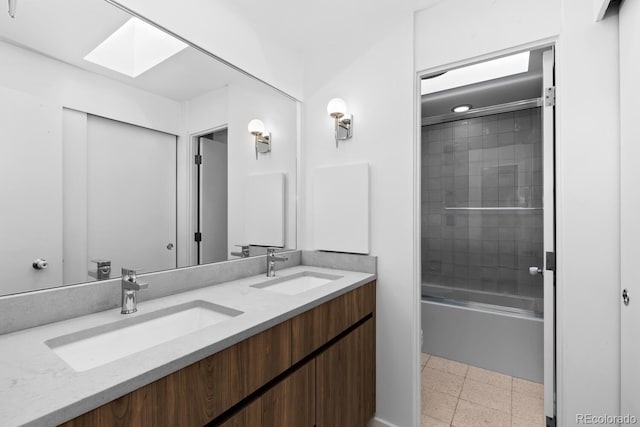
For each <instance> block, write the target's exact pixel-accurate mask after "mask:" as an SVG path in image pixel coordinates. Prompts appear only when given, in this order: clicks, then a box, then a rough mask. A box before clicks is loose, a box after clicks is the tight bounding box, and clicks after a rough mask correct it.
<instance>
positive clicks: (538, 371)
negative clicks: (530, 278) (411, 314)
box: [421, 285, 544, 383]
mask: <svg viewBox="0 0 640 427" xmlns="http://www.w3.org/2000/svg"><path fill="white" fill-rule="evenodd" d="M530 303H531V302H525V304H527V305H528V304H530ZM536 304H537V303H536ZM421 311H422V322H421V323H422V334H423V341H422V351H423V352H424V353H429V354H432V355H435V356H440V357H444V358H447V359H450V360H455V361H458V362H462V363H467V364H470V365H473V366H477V367H480V368H484V369H489V370H492V371H496V372H501V373H504V374H507V375H511V376H514V377H518V378H523V379H526V380H529V381H535V382H538V383H542V382H543V356H544V355H543V344H544V330H543V328H544V320H543V316H542V313H540V312H536V311H535V310H529V309H521V308H506V307H501V306H497V305H491V304H485V303H469V302H462V301H460V300H456V299H451V298H446V297H445V298H443V297H441V296H429V293H428V292H425V286H424V285H423V297H422V301H421Z"/></svg>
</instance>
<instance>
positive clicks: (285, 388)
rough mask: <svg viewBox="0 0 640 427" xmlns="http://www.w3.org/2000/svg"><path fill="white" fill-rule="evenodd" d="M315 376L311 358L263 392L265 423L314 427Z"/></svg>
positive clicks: (269, 426) (267, 425) (266, 425)
mask: <svg viewBox="0 0 640 427" xmlns="http://www.w3.org/2000/svg"><path fill="white" fill-rule="evenodd" d="M315 377H316V370H315V360H311V361H310V362H308V363H306V364H305V365H303V366H302V367H300V368H298V370H296V371H295V372H293V373H292V374H291V375H289V376H288V377H286V378H285V379H284V380H282V381H280V382H279V383H278V384H276V385H275V386H274V387H273V388H271V389H269V390H268V391H267V392H266V393H265V394H264V395H262V426H263V427H313V426H314V425H315V412H316V407H315V399H316V393H315V391H316V390H315V388H316V384H315V383H316V382H315ZM248 425H249V424H247V426H248Z"/></svg>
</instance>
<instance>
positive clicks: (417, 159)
mask: <svg viewBox="0 0 640 427" xmlns="http://www.w3.org/2000/svg"><path fill="white" fill-rule="evenodd" d="M544 48H551V49H552V50H553V51H554V52H557V50H558V39H557V37H550V38H547V39H543V40H538V41H534V42H531V43H526V44H522V45H519V46H513V47H510V48H506V49H502V50H499V51H494V52H490V53H486V54H483V55H480V56H476V57H471V58H466V59H463V60H460V61H455V62H451V63H447V64H442V65H439V66H436V67H431V68H427V69H423V70H417V71H416V73H415V77H414V90H413V96H414V126H413V140H414V144H413V160H414V161H413V214H414V215H413V253H414V258H413V278H414V279H413V282H414V286H413V292H414V307H413V310H414V312H415V313H416V314H415V318H414V322H415V325H416V328H415V333H416V336H415V339H414V343H415V345H414V354H415V359H414V366H415V372H416V375H414V376H413V380H414V384H413V391H414V408H416V411H415V413H414V418H415V423H416V424H415V425H420V423H421V414H422V407H421V405H422V395H421V393H422V389H421V385H422V384H421V383H422V375H421V370H420V367H421V352H422V340H423V339H424V337H423V336H422V327H421V316H422V314H421V299H422V294H421V275H422V269H421V261H422V252H421V221H422V220H421V213H422V208H421V190H422V184H421V178H422V173H421V165H422V145H421V128H422V117H421V109H422V96H421V93H420V88H421V80H422V79H423V78H424V77H427V76H430V75H435V74H439V73H442V72H445V71H448V70H451V69H455V68H460V67H465V66H469V65H473V64H477V63H480V62H485V61H488V60H492V59H497V58H500V57H503V56H508V55H513V54H516V53H520V52H524V51H530V50H536V49H544ZM555 68H556V69H557V59H556V61H555ZM556 74H557V72H556ZM557 82H558V78H557V75H556V76H555V84H556V85H557ZM541 96H542V95H541ZM556 110H557V104H556ZM557 129H558V117H557V114H555V120H554V141H553V144H554V152H553V159H554V176H556V177H557V176H558V159H559V158H560V157H559V148H558V138H557V132H556V130H557ZM543 143H544V141H543ZM544 161H545V160H544V157H543V162H544ZM545 166H546V164H545ZM560 184H561V182H560V181H558V179H557V178H556V179H555V180H554V195H553V201H554V219H555V221H554V226H555V230H554V231H555V233H554V234H555V238H554V241H556V242H557V239H558V235H559V233H560V232H561V227H560V225H561V221H560V220H559V215H561V214H560V211H558V206H559V203H558V202H559V200H558V195H559V194H561V193H562V191H561V189H560V188H559V185H560ZM554 247H555V248H554V249H555V253H556V254H557V252H558V245H557V243H555V242H554ZM558 265H559V263H558V257H557V256H556V267H557V266H558ZM544 268H546V266H545V267H544ZM554 281H555V286H556V292H555V306H556V307H557V306H560V305H561V303H560V297H561V295H562V292H558V289H561V286H562V284H561V283H560V282H561V280H560V276H559V275H558V274H556V273H554ZM558 324H559V317H558V312H557V311H555V313H554V324H553V333H554V336H555V343H554V344H555V345H554V347H555V348H554V353H555V354H554V356H555V361H554V386H553V388H554V393H553V394H554V399H553V406H554V415H555V420H557V419H558V418H559V417H558V414H560V410H559V409H558V401H559V397H560V393H559V392H558V390H559V388H560V383H559V381H558V378H559V375H558V366H559V363H558V361H559V360H562V356H561V351H562V342H561V340H562V334H561V333H559V331H558ZM545 407H546V405H545ZM545 412H546V411H545ZM545 416H546V414H545ZM555 420H554V421H553V424H552V425H553V426H555ZM548 422H549V421H548V420H547V423H548ZM548 425H549V424H548Z"/></svg>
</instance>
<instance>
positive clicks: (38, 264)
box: [31, 258, 49, 270]
mask: <svg viewBox="0 0 640 427" xmlns="http://www.w3.org/2000/svg"><path fill="white" fill-rule="evenodd" d="M31 266H32V267H33V268H34V269H36V270H44V269H45V268H47V267H49V263H48V262H47V260H46V259H42V258H38V259H37V260H35V261H33V264H31Z"/></svg>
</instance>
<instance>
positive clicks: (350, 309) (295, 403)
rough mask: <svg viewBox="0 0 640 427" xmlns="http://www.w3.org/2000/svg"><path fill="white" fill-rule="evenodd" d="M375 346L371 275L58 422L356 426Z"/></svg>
mask: <svg viewBox="0 0 640 427" xmlns="http://www.w3.org/2000/svg"><path fill="white" fill-rule="evenodd" d="M375 350H376V349H375V281H374V282H370V283H368V284H366V285H363V286H361V287H359V288H357V289H355V290H353V291H351V292H348V293H347V294H344V295H342V296H339V297H337V298H335V299H333V300H330V301H328V302H326V303H323V304H321V305H320V306H318V307H316V308H313V309H311V310H309V311H307V312H305V313H302V314H301V315H299V316H296V317H294V318H293V319H290V320H287V321H285V322H283V323H281V324H279V325H277V326H274V327H273V328H271V329H268V330H266V331H264V332H262V333H259V334H257V335H255V336H253V337H251V338H248V339H247V340H245V341H242V342H240V343H238V344H236V345H234V346H232V347H229V348H227V349H225V350H222V351H220V352H219V353H216V354H214V355H212V356H210V357H208V358H205V359H203V360H201V361H199V362H196V363H194V364H193V365H190V366H187V367H186V368H184V369H181V370H179V371H177V372H175V373H173V374H170V375H168V376H166V377H164V378H161V379H160V380H158V381H155V382H153V383H151V384H149V385H147V386H144V387H141V388H140V389H138V390H135V391H133V392H131V393H129V394H127V395H125V396H122V397H121V398H119V399H116V400H114V401H112V402H109V403H107V404H105V405H103V406H100V407H98V408H96V409H94V410H92V411H90V412H88V413H86V414H83V415H81V416H79V417H77V418H75V419H73V420H71V421H68V422H67V423H65V424H62V425H63V426H67V427H71V426H74V427H75V426H87V427H88V426H91V427H100V426H120V425H122V426H164V425H166V426H198V427H199V426H204V425H207V426H221V427H314V426H317V427H325V426H326V427H340V426H344V427H358V426H362V427H364V426H366V424H367V422H368V421H369V420H370V419H371V418H372V417H373V415H374V413H375V369H376V366H375Z"/></svg>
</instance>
